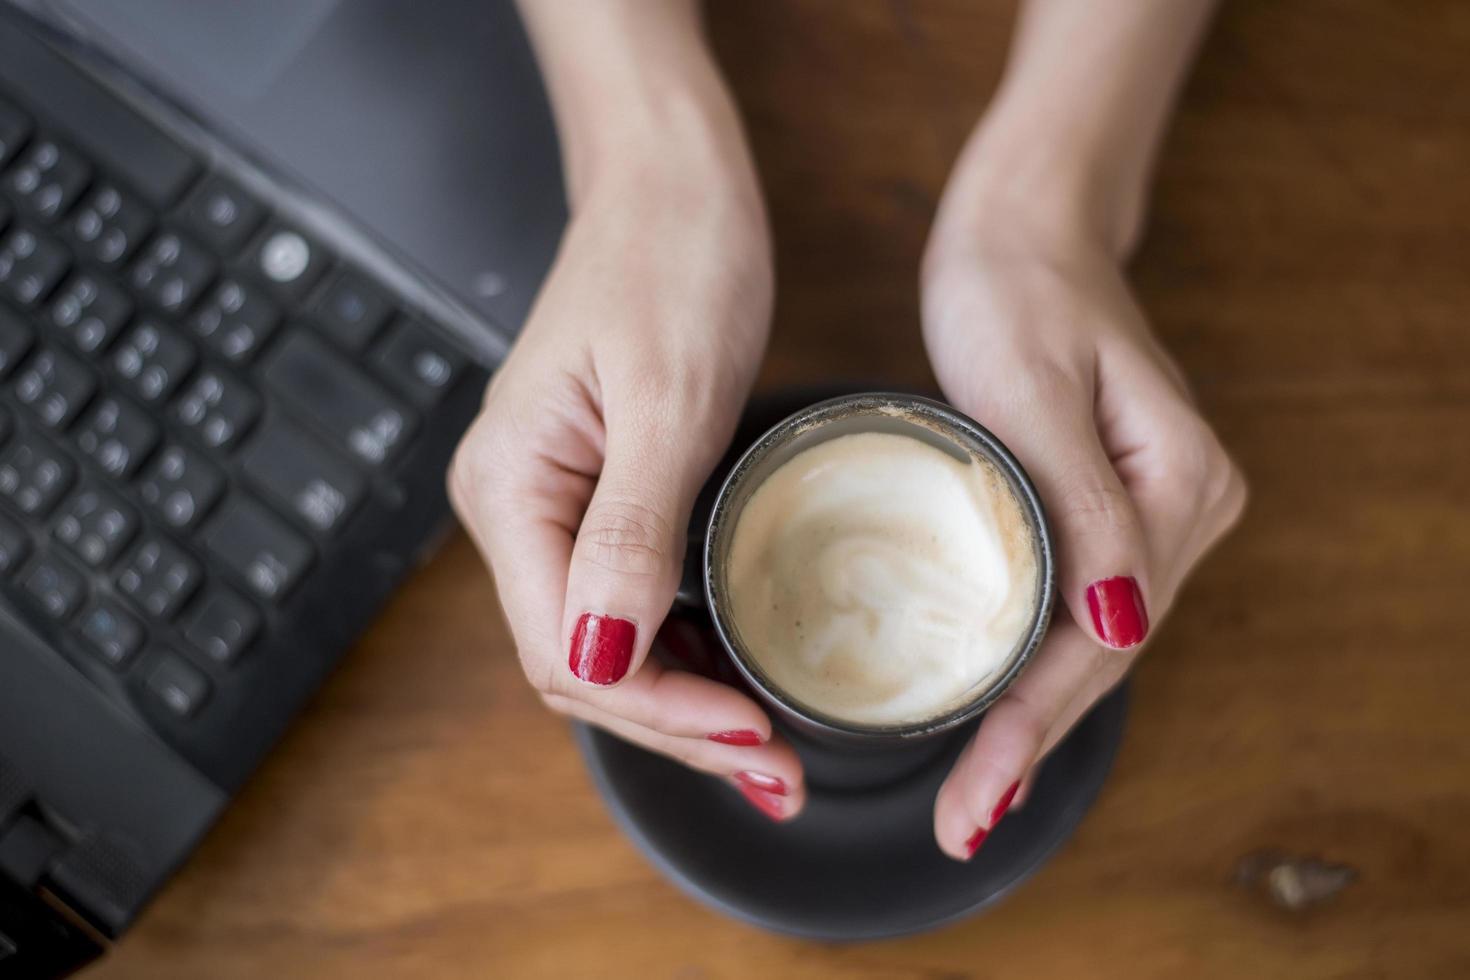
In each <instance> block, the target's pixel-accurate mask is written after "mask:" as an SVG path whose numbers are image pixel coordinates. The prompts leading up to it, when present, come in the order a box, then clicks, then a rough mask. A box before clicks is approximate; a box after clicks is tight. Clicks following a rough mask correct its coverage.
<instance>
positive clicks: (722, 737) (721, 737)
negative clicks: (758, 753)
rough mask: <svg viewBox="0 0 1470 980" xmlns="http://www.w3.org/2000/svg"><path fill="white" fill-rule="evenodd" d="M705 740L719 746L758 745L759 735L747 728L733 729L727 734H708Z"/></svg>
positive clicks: (759, 741)
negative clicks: (717, 743) (716, 743)
mask: <svg viewBox="0 0 1470 980" xmlns="http://www.w3.org/2000/svg"><path fill="white" fill-rule="evenodd" d="M705 738H707V739H709V740H710V741H711V742H719V743H720V744H721V745H760V744H761V742H762V739H761V733H760V732H757V731H753V730H752V729H749V728H734V729H731V730H730V731H728V732H710V733H709V734H708V735H706V736H705Z"/></svg>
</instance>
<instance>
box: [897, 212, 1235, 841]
mask: <svg viewBox="0 0 1470 980" xmlns="http://www.w3.org/2000/svg"><path fill="white" fill-rule="evenodd" d="M972 213H976V214H978V213H979V212H972ZM984 218H985V221H984V222H983V227H982V222H980V221H971V220H967V219H966V218H965V217H964V216H963V215H961V216H959V217H956V216H955V215H954V214H949V215H943V214H942V215H941V221H940V223H939V225H937V226H936V227H937V230H936V232H935V236H934V238H933V239H932V240H931V242H930V246H929V251H928V255H927V256H926V260H925V269H924V277H923V314H924V337H925V343H926V345H927V347H928V350H929V356H930V359H931V360H932V362H933V365H934V371H935V374H936V375H937V376H938V378H939V383H940V385H941V387H942V388H943V389H944V392H945V394H946V395H947V396H948V398H949V399H950V400H951V401H952V402H953V403H954V404H955V405H956V406H957V407H959V408H960V409H961V410H962V411H964V412H966V413H968V414H969V415H971V416H972V417H974V418H975V419H976V420H977V421H979V422H980V423H981V424H982V425H984V426H986V427H987V428H989V429H990V430H991V431H993V432H994V433H995V434H996V435H997V436H999V437H1000V439H1001V440H1002V441H1003V442H1005V443H1006V445H1007V446H1009V447H1010V448H1011V450H1012V451H1013V452H1014V453H1015V454H1016V456H1017V457H1018V458H1019V459H1020V461H1021V463H1022V465H1023V466H1024V467H1025V468H1026V470H1027V472H1028V473H1029V474H1030V475H1031V478H1032V480H1033V481H1034V482H1035V484H1036V486H1037V488H1038V490H1039V491H1040V493H1041V497H1042V501H1043V504H1044V506H1045V509H1046V512H1047V515H1048V519H1049V520H1050V523H1051V525H1052V529H1053V532H1054V535H1055V541H1056V553H1057V560H1058V573H1059V575H1058V584H1059V593H1058V598H1059V600H1060V601H1059V603H1058V606H1057V610H1056V615H1055V616H1054V618H1053V621H1052V626H1051V631H1050V632H1049V633H1048V634H1047V637H1046V639H1045V640H1044V641H1043V643H1042V645H1041V648H1040V649H1039V650H1038V651H1037V654H1036V656H1035V657H1034V659H1033V660H1032V662H1031V663H1030V665H1029V666H1028V667H1027V668H1026V670H1025V671H1024V672H1023V673H1022V674H1021V676H1020V677H1019V678H1018V679H1017V680H1016V681H1015V683H1014V684H1013V685H1012V686H1011V687H1010V689H1009V690H1008V691H1007V692H1006V693H1005V695H1003V696H1002V698H1001V699H1000V700H999V701H997V702H996V703H995V705H994V706H992V707H991V708H990V710H989V711H988V712H987V713H986V715H985V719H984V721H983V722H982V723H981V726H980V730H979V732H978V733H977V734H976V737H975V738H974V739H973V740H972V741H971V743H970V744H969V746H967V747H966V749H965V751H964V753H963V754H962V755H961V756H960V758H959V760H958V762H956V764H955V767H954V769H953V771H952V772H951V773H950V775H949V778H948V779H947V780H946V781H945V783H944V785H943V787H941V789H940V791H939V795H938V798H937V800H936V801H935V805H934V832H935V836H936V838H937V839H938V841H939V846H940V847H941V848H942V849H943V850H944V852H945V853H946V854H948V855H949V856H951V857H953V858H955V859H957V860H968V859H969V858H970V857H971V856H972V855H973V854H974V853H975V851H976V849H977V848H978V847H979V846H980V843H981V842H983V840H984V839H985V836H986V834H987V833H989V831H990V830H991V829H992V828H993V827H994V826H995V823H996V821H998V820H999V819H1000V817H1001V816H1002V815H1003V814H1004V812H1005V809H1006V807H1007V806H1008V805H1010V803H1011V802H1012V799H1013V798H1014V797H1015V796H1016V793H1017V788H1018V786H1019V785H1022V784H1027V783H1028V779H1029V776H1030V774H1031V772H1032V770H1033V768H1034V767H1035V766H1036V765H1037V763H1038V762H1039V761H1040V760H1041V759H1042V758H1043V757H1044V756H1045V755H1046V754H1047V752H1048V751H1050V749H1051V748H1052V747H1053V746H1054V745H1055V744H1056V743H1057V742H1058V741H1059V740H1060V739H1061V738H1062V737H1063V736H1064V735H1065V734H1066V733H1067V732H1068V730H1070V729H1071V727H1072V726H1073V725H1074V724H1076V722H1077V721H1078V719H1080V718H1081V717H1082V716H1083V715H1084V714H1085V713H1086V712H1087V710H1088V709H1089V708H1090V707H1091V706H1092V705H1093V703H1094V702H1096V701H1097V700H1098V699H1099V698H1101V697H1102V696H1103V695H1104V694H1106V693H1107V692H1108V691H1109V690H1111V689H1112V687H1113V686H1114V685H1115V684H1117V683H1118V681H1119V680H1120V679H1122V677H1123V675H1124V674H1125V673H1126V672H1127V671H1128V669H1129V668H1130V667H1131V666H1132V664H1133V662H1134V660H1135V659H1136V658H1137V656H1138V653H1139V651H1140V649H1141V648H1142V645H1143V643H1144V641H1145V639H1146V638H1147V636H1148V635H1149V632H1150V629H1151V627H1156V626H1157V625H1158V622H1159V621H1160V620H1161V619H1163V617H1164V615H1165V614H1166V613H1167V612H1168V610H1169V607H1170V605H1171V604H1172V603H1173V601H1174V598H1175V596H1176V595H1177V593H1178V591H1179V587H1180V585H1181V584H1182V583H1183V581H1184V579H1185V577H1186V576H1187V575H1188V574H1189V571H1190V569H1192V568H1193V567H1194V565H1195V564H1196V563H1198V562H1199V561H1200V559H1201V558H1202V557H1203V556H1204V555H1205V553H1206V552H1207V551H1208V550H1209V549H1210V547H1211V546H1212V545H1214V544H1215V542H1217V541H1218V540H1219V539H1220V538H1221V537H1222V536H1223V535H1224V534H1225V532H1226V531H1228V530H1229V529H1230V527H1231V526H1232V525H1233V524H1235V522H1236V521H1237V520H1238V519H1239V517H1240V514H1241V511H1242V509H1243V508H1244V506H1245V499H1246V489H1245V482H1244V480H1243V479H1242V477H1241V474H1240V471H1239V470H1238V469H1237V468H1236V466H1235V465H1234V464H1233V463H1232V462H1231V460H1230V458H1229V457H1228V456H1227V455H1226V453H1225V450H1224V449H1223V448H1222V447H1221V445H1220V442H1219V440H1218V439H1217V438H1216V437H1215V433H1214V432H1213V431H1212V430H1211V428H1210V426H1209V424H1208V423H1207V422H1206V421H1205V420H1204V419H1203V418H1202V417H1201V416H1200V414H1199V411H1198V409H1197V408H1196V406H1195V404H1194V402H1193V400H1192V399H1191V396H1190V393H1189V390H1188V387H1187V386H1186V384H1185V381H1184V377H1183V375H1182V374H1181V373H1180V371H1179V368H1178V367H1177V366H1176V365H1175V364H1174V362H1173V361H1172V360H1171V359H1170V358H1169V356H1168V354H1166V353H1165V351H1164V350H1163V348H1162V347H1160V346H1159V343H1158V341H1157V340H1156V339H1155V338H1154V336H1153V335H1152V333H1151V332H1150V330H1149V327H1148V324H1147V323H1146V321H1145V319H1144V316H1143V314H1142V312H1141V311H1140V310H1139V308H1138V306H1137V305H1136V303H1135V302H1134V300H1133V298H1132V296H1131V295H1130V292H1129V289H1128V287H1127V284H1126V283H1125V281H1124V278H1123V275H1122V271H1121V268H1120V264H1119V261H1118V260H1117V259H1116V258H1115V257H1114V255H1113V254H1112V250H1111V249H1109V248H1107V247H1105V246H1104V244H1103V243H1101V242H1093V241H1091V240H1089V237H1088V236H1087V235H1085V234H1082V233H1073V232H1070V231H1069V232H1064V233H1053V232H1051V231H1050V230H1047V229H1044V228H1042V227H1039V224H1033V225H1031V226H1028V224H1027V221H1026V220H1017V221H1008V220H1005V219H1004V218H1003V217H1002V215H1000V214H998V213H994V212H992V213H988V214H985V215H984Z"/></svg>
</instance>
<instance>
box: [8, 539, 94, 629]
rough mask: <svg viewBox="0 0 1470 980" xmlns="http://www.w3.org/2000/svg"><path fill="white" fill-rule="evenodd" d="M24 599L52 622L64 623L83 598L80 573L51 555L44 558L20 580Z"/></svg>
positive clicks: (84, 595) (83, 582)
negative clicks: (59, 621) (55, 620)
mask: <svg viewBox="0 0 1470 980" xmlns="http://www.w3.org/2000/svg"><path fill="white" fill-rule="evenodd" d="M21 588H22V589H23V590H25V594H26V596H27V598H29V599H30V600H31V601H32V602H34V603H35V604H36V605H38V606H40V607H41V610H42V611H43V612H44V613H45V614H46V615H48V616H50V617H51V618H52V619H66V618H67V617H68V616H70V615H71V614H72V613H74V612H76V611H77V609H78V608H80V607H81V604H82V602H83V601H84V600H85V599H86V598H87V580H86V579H85V578H83V577H82V573H81V572H79V571H77V570H76V569H75V568H72V567H71V566H70V565H69V564H67V563H66V562H64V561H62V560H60V559H59V558H57V557H55V556H54V555H46V556H44V557H42V558H41V560H40V561H38V562H36V563H35V564H34V565H32V566H31V567H30V569H29V570H28V571H27V572H26V573H25V576H24V577H23V578H22V579H21Z"/></svg>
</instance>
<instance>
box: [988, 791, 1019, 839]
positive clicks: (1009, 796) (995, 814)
mask: <svg viewBox="0 0 1470 980" xmlns="http://www.w3.org/2000/svg"><path fill="white" fill-rule="evenodd" d="M1020 788H1021V781H1020V780H1019V779H1018V780H1016V781H1015V782H1014V783H1011V788H1010V789H1008V790H1006V791H1005V792H1004V793H1002V794H1000V800H999V801H998V802H997V803H996V804H995V809H994V810H991V811H990V826H992V827H994V826H995V825H996V824H998V823H1000V818H1001V817H1003V816H1005V815H1006V811H1007V810H1009V809H1010V808H1011V800H1014V799H1015V798H1016V790H1018V789H1020Z"/></svg>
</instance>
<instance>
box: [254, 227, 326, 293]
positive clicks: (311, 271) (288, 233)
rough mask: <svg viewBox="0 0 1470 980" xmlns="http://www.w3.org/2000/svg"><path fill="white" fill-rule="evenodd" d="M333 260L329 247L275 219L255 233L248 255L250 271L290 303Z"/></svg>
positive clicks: (314, 283)
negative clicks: (310, 239)
mask: <svg viewBox="0 0 1470 980" xmlns="http://www.w3.org/2000/svg"><path fill="white" fill-rule="evenodd" d="M330 264H331V260H330V259H329V258H328V256H327V251H326V249H324V248H322V246H320V245H317V244H316V243H314V242H311V241H308V240H307V238H306V236H305V235H303V234H301V233H300V232H299V231H296V230H295V229H292V228H288V227H286V226H285V225H283V224H281V223H280V222H276V221H273V222H271V223H270V224H268V225H266V226H265V228H264V229H262V230H261V232H260V234H259V235H256V236H255V240H254V241H253V242H252V243H251V245H250V251H249V253H248V258H247V259H246V266H247V267H248V268H249V269H250V272H251V274H252V275H254V276H256V277H258V278H259V279H260V281H261V282H263V283H265V285H266V287H267V288H268V289H270V291H271V292H273V293H275V294H276V295H277V296H278V297H280V298H281V299H283V300H285V301H286V302H287V303H288V304H291V305H295V304H297V303H300V302H301V300H302V299H303V298H305V296H306V294H307V293H308V292H309V291H310V290H311V287H312V286H314V285H316V282H317V280H318V279H320V278H321V277H322V273H324V272H326V271H327V266H328V265H330Z"/></svg>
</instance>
